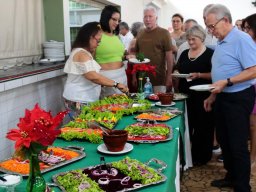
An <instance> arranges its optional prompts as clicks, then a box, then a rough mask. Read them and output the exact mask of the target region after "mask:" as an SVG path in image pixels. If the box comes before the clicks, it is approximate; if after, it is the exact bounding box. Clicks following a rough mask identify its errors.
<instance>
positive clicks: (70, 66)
mask: <svg viewBox="0 0 256 192" xmlns="http://www.w3.org/2000/svg"><path fill="white" fill-rule="evenodd" d="M101 36H102V30H101V27H100V24H99V23H98V22H90V23H87V24H85V25H84V26H83V27H82V28H81V29H80V31H79V32H78V35H77V37H76V40H75V42H74V43H73V46H72V52H71V53H70V56H69V58H68V60H67V62H66V64H65V67H64V72H65V73H67V74H68V76H67V81H66V84H65V87H64V92H63V97H64V100H65V106H66V108H68V109H69V110H70V111H71V113H70V116H71V117H73V116H76V115H77V114H78V113H79V112H80V108H81V106H82V105H87V104H88V103H89V102H93V101H96V100H98V99H99V96H100V91H101V86H106V87H113V88H114V89H118V90H120V91H121V92H127V91H128V88H127V86H125V85H124V84H121V83H118V82H116V81H115V80H113V79H109V78H107V77H105V76H103V75H101V74H100V73H99V71H100V69H101V67H100V65H99V64H98V63H97V62H96V61H95V60H94V59H93V57H92V54H93V53H94V52H95V49H96V48H97V46H98V45H99V43H100V42H101Z"/></svg>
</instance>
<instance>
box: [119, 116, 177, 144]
mask: <svg viewBox="0 0 256 192" xmlns="http://www.w3.org/2000/svg"><path fill="white" fill-rule="evenodd" d="M124 130H126V131H128V141H131V142H136V143H158V142H165V141H169V140H171V139H172V138H173V130H172V128H171V127H169V126H168V125H166V124H163V123H156V122H155V121H144V122H138V123H134V124H131V125H128V126H127V127H126V128H125V129H124Z"/></svg>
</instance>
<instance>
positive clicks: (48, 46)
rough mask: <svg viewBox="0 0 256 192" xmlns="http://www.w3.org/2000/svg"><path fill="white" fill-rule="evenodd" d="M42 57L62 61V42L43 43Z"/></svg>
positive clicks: (63, 55)
mask: <svg viewBox="0 0 256 192" xmlns="http://www.w3.org/2000/svg"><path fill="white" fill-rule="evenodd" d="M43 48H44V57H45V58H46V59H54V60H56V61H64V60H65V53H64V42H57V41H47V42H44V43H43Z"/></svg>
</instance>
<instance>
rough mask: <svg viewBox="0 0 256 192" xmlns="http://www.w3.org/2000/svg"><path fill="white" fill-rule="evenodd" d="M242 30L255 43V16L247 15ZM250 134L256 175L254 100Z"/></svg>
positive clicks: (255, 113) (255, 105)
mask: <svg viewBox="0 0 256 192" xmlns="http://www.w3.org/2000/svg"><path fill="white" fill-rule="evenodd" d="M242 29H243V31H244V32H246V33H248V34H249V35H250V36H251V37H252V39H253V41H254V42H255V43H256V14H252V15H249V16H248V17H246V18H245V19H243V22H242ZM254 87H255V89H256V84H254ZM250 122H251V126H250V134H251V165H252V173H253V174H254V175H255V174H256V99H255V104H254V108H253V111H252V114H251V116H250Z"/></svg>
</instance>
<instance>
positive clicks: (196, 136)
mask: <svg viewBox="0 0 256 192" xmlns="http://www.w3.org/2000/svg"><path fill="white" fill-rule="evenodd" d="M205 36H206V34H205V31H204V29H203V28H202V27H201V26H199V25H195V26H193V27H192V28H190V29H189V30H188V31H187V32H186V38H187V41H188V44H189V47H190V48H189V49H187V50H185V51H183V52H182V53H181V56H180V58H179V60H178V63H177V70H178V72H179V73H184V74H190V77H189V78H188V79H180V80H179V85H178V90H179V91H180V92H182V93H185V94H187V95H188V100H187V109H188V122H189V129H190V133H191V141H192V158H193V163H194V165H203V164H206V163H207V162H208V161H209V160H211V157H212V145H213V131H214V123H213V114H212V113H209V112H206V111H205V110H204V105H203V102H204V100H205V99H206V98H208V96H209V95H210V92H196V91H193V90H190V89H189V87H190V86H194V85H201V84H211V74H210V72H211V57H212V54H213V50H211V49H209V48H207V47H206V46H205V45H204V40H205Z"/></svg>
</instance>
